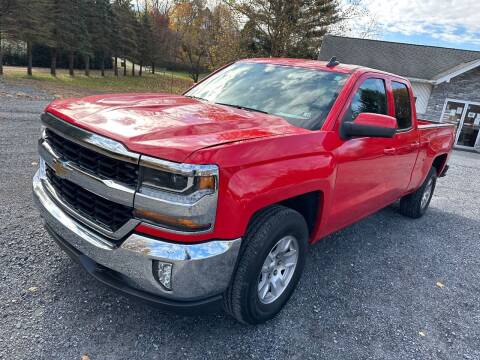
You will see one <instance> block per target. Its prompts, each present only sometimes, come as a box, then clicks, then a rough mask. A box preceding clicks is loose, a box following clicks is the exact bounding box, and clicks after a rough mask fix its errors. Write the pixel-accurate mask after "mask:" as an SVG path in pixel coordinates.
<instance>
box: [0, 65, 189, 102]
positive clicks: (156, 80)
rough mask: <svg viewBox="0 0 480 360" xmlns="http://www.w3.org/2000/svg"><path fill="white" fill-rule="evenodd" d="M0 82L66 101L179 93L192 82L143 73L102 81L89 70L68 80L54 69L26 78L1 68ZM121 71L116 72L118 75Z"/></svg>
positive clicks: (110, 76)
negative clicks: (1, 78) (28, 87)
mask: <svg viewBox="0 0 480 360" xmlns="http://www.w3.org/2000/svg"><path fill="white" fill-rule="evenodd" d="M4 72H5V75H4V78H5V80H6V81H11V82H17V83H22V84H24V85H32V86H33V87H38V88H40V89H42V90H45V91H47V92H49V93H51V94H52V95H54V96H55V97H58V98H66V97H76V96H85V95H90V94H99V93H119V92H169V93H176V94H179V93H182V92H183V91H185V90H186V89H188V88H189V87H190V86H191V85H192V84H193V81H192V80H191V79H190V78H189V77H188V74H186V73H183V72H178V73H177V72H172V71H166V72H159V73H157V74H155V75H153V74H151V73H148V72H144V73H143V75H142V76H141V77H140V76H138V75H137V76H135V77H132V76H131V75H130V72H129V73H128V76H125V77H124V76H121V75H120V76H119V77H116V76H114V74H113V71H107V72H106V76H105V77H102V76H101V75H100V72H99V71H96V70H92V71H91V72H90V76H88V77H87V76H85V75H84V72H83V71H81V70H76V71H75V76H74V77H70V76H69V75H68V70H65V69H58V70H57V76H56V77H52V76H51V75H50V69H45V68H34V69H33V75H32V76H28V75H27V74H26V72H27V71H26V68H23V67H10V66H6V67H4ZM121 72H122V69H120V73H121Z"/></svg>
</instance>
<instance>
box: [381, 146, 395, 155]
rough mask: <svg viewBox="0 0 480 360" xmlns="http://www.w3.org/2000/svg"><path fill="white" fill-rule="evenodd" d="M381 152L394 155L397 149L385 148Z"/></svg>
mask: <svg viewBox="0 0 480 360" xmlns="http://www.w3.org/2000/svg"><path fill="white" fill-rule="evenodd" d="M383 152H384V153H385V154H387V155H395V153H396V152H397V149H396V148H386V149H384V150H383Z"/></svg>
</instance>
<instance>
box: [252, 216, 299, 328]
mask: <svg viewBox="0 0 480 360" xmlns="http://www.w3.org/2000/svg"><path fill="white" fill-rule="evenodd" d="M291 215H293V216H289V217H285V218H284V219H282V222H281V223H280V224H279V225H278V226H277V227H276V228H275V229H274V231H273V232H272V233H271V235H270V236H269V237H268V239H267V241H265V240H266V239H259V240H263V241H264V244H263V246H262V249H261V251H260V252H259V253H258V255H257V256H256V257H255V258H254V259H252V260H251V263H250V264H249V270H248V274H247V277H248V278H249V279H250V281H249V284H248V287H247V291H246V293H245V296H246V298H245V300H246V305H247V312H248V315H249V316H248V317H250V318H251V319H253V320H254V322H263V321H266V320H268V319H270V318H272V317H273V316H275V315H276V314H277V313H278V312H279V311H280V310H281V309H282V307H283V306H284V305H285V303H286V302H287V301H288V299H289V298H290V296H291V295H292V293H293V290H294V289H295V287H296V285H297V283H298V281H299V280H300V277H301V275H302V272H303V268H304V266H305V258H306V253H307V244H308V232H307V231H306V226H304V225H303V224H304V223H305V221H304V220H303V218H302V217H301V215H300V214H298V213H293V214H291ZM295 215H296V216H295ZM288 235H293V236H294V237H295V238H296V239H297V242H298V247H299V251H298V260H297V265H296V267H295V272H294V274H293V276H292V278H291V279H290V282H289V284H288V286H287V288H285V290H284V291H283V293H282V294H281V295H280V297H279V298H278V299H276V300H275V301H274V302H272V303H270V304H263V303H262V302H260V299H259V298H258V291H257V287H258V276H259V275H260V270H261V268H262V265H263V263H264V261H265V259H266V257H267V255H268V254H269V252H270V251H271V249H272V248H273V246H274V245H275V244H276V243H277V242H278V241H279V240H280V239H281V238H283V237H284V236H288Z"/></svg>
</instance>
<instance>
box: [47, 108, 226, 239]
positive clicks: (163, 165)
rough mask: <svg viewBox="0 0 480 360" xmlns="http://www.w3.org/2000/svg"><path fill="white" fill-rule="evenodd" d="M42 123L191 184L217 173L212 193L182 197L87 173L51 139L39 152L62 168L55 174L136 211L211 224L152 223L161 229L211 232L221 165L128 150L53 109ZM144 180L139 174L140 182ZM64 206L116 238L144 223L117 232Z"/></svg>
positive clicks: (134, 221) (84, 143) (99, 149)
mask: <svg viewBox="0 0 480 360" xmlns="http://www.w3.org/2000/svg"><path fill="white" fill-rule="evenodd" d="M42 126H44V127H46V128H48V129H49V130H52V131H54V132H55V133H57V134H59V135H60V136H62V137H65V138H66V139H68V140H70V141H73V142H75V143H77V144H79V145H82V146H85V147H87V148H89V149H91V150H93V151H96V152H98V153H100V154H103V155H105V156H109V157H112V158H115V159H117V160H122V161H128V162H131V163H134V164H139V165H140V166H144V167H149V168H153V169H158V170H162V171H167V172H171V173H175V174H179V175H183V176H188V177H189V178H190V179H189V183H188V185H187V186H188V187H191V186H192V184H193V178H194V177H195V176H215V191H214V193H213V194H211V193H209V194H205V192H202V191H199V192H195V193H192V194H188V195H181V194H180V193H177V192H173V191H172V190H171V189H164V191H163V190H162V189H160V188H159V189H155V188H153V187H150V186H148V185H142V184H141V183H139V188H138V191H136V189H134V188H131V187H129V186H126V185H124V184H121V183H119V182H117V181H114V180H110V179H101V178H100V177H97V176H95V175H92V174H89V173H88V172H85V171H83V170H82V169H81V168H79V167H78V166H76V165H75V164H74V163H72V162H70V161H63V160H61V158H60V156H59V155H57V154H55V151H54V150H53V148H52V147H51V146H50V145H49V144H48V139H47V141H42V140H40V144H39V152H40V155H41V157H42V158H44V159H45V161H46V162H47V164H48V165H49V166H50V167H51V168H52V169H54V170H55V169H56V167H59V168H60V169H61V171H60V173H58V172H56V174H57V176H59V177H62V178H64V179H67V180H70V181H72V182H74V183H75V184H77V185H79V186H81V187H83V188H85V189H86V190H88V191H91V192H92V193H94V194H96V195H98V196H101V197H103V198H105V199H108V200H111V201H113V202H116V203H119V204H122V205H127V206H133V207H134V208H136V209H143V210H148V211H154V212H157V213H159V214H164V215H168V216H172V217H175V216H177V217H181V218H184V219H190V220H193V221H195V222H197V223H199V224H211V226H210V228H208V229H206V230H202V231H180V230H175V229H171V228H169V227H167V226H163V225H162V224H151V225H152V226H154V227H156V228H158V229H160V230H162V231H166V232H170V233H175V234H184V235H191V234H192V233H195V234H198V233H208V232H212V231H213V230H214V226H215V219H216V210H217V202H218V184H219V168H218V166H217V165H197V164H183V163H176V162H171V161H167V160H161V159H157V158H153V157H150V156H146V155H140V154H137V153H134V152H131V151H129V150H127V149H126V148H125V147H124V146H123V144H121V143H119V142H117V141H115V140H112V139H109V138H106V137H103V136H100V135H97V134H95V133H92V132H89V131H87V130H84V129H82V128H79V127H77V126H75V125H72V124H70V123H68V122H66V121H64V120H61V119H60V118H57V117H56V116H54V115H52V114H50V113H44V114H42ZM42 133H43V134H42V135H43V136H42V137H44V131H42ZM140 172H141V168H140ZM140 180H141V179H140V177H139V181H140ZM48 189H49V191H50V190H52V196H55V198H56V199H55V201H57V202H58V203H60V201H61V200H60V199H59V197H58V194H56V193H55V191H54V189H53V188H52V187H51V186H49V187H48ZM62 207H64V208H65V210H66V211H68V212H69V213H71V214H73V216H75V217H77V218H78V219H79V220H80V221H82V222H83V223H84V224H87V225H88V226H91V227H92V228H94V229H95V230H97V231H99V232H101V233H102V234H104V235H106V236H109V237H111V238H114V239H120V238H121V235H123V236H125V235H126V234H127V233H128V232H129V231H131V230H133V228H131V226H133V225H134V224H135V225H136V224H138V223H140V221H145V220H144V219H142V220H139V219H132V220H131V221H129V222H127V223H126V224H125V225H124V226H122V228H121V229H119V230H117V231H116V232H115V233H111V232H109V231H107V230H106V229H105V228H103V227H101V226H100V225H96V224H94V223H93V222H91V221H89V220H88V219H85V218H84V217H82V216H81V215H80V214H78V213H77V212H75V211H74V210H72V209H71V208H69V207H68V206H67V205H66V204H64V203H62ZM147 222H148V221H147ZM149 224H150V223H149ZM127 225H128V226H127ZM121 230H122V231H121Z"/></svg>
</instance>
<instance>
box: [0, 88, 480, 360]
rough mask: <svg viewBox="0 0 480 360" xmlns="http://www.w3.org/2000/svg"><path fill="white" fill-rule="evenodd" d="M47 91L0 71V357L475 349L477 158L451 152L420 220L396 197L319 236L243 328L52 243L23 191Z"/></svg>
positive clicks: (347, 355)
mask: <svg viewBox="0 0 480 360" xmlns="http://www.w3.org/2000/svg"><path fill="white" fill-rule="evenodd" d="M48 101H49V96H48V95H47V94H45V93H38V92H37V91H33V90H32V89H29V88H27V87H18V86H12V85H9V86H7V85H5V84H2V83H1V82H0V170H1V171H0V184H1V186H0V199H2V201H1V202H0V219H1V222H0V264H1V267H0V318H1V323H0V358H1V359H12V360H13V359H80V357H81V356H82V355H83V354H88V355H89V357H90V358H91V359H92V360H96V359H138V358H142V359H177V358H178V359H180V358H181V359H185V358H198V359H224V358H231V359H247V358H251V359H282V358H293V359H308V358H316V359H342V360H344V359H402V360H403V359H479V358H480V311H479V310H480V305H479V291H480V272H479V269H480V241H479V240H480V210H479V209H480V182H479V179H480V155H478V154H472V153H466V152H456V153H455V154H454V155H453V158H452V160H451V169H450V172H449V176H448V177H447V178H444V179H441V180H440V181H439V182H438V187H437V191H436V194H435V196H434V198H433V200H432V203H431V208H430V210H429V212H428V213H427V215H426V216H424V217H423V218H422V219H420V220H410V219H406V218H404V217H402V216H401V215H399V214H398V206H396V205H393V206H390V207H388V208H386V209H384V210H382V211H380V212H379V213H377V214H375V215H373V216H370V217H369V218H367V219H365V220H363V221H361V222H359V223H357V224H355V225H353V226H351V227H349V228H347V229H345V230H343V231H340V232H338V233H336V234H334V235H332V236H329V237H328V238H326V239H324V240H323V241H322V242H320V243H318V244H317V245H316V246H314V247H313V248H312V249H311V252H310V257H309V260H308V263H307V266H306V269H305V273H304V276H303V279H302V281H301V282H300V285H299V287H298V289H297V291H296V293H295V294H294V296H293V297H292V299H291V301H290V302H289V304H288V305H287V306H286V308H285V309H284V311H283V312H282V313H281V314H280V315H279V316H278V317H277V318H276V319H274V320H272V321H271V322H269V323H267V324H264V325H261V326H257V327H249V326H244V325H240V324H238V323H236V322H235V321H234V320H232V319H230V318H229V317H227V316H226V315H224V314H222V313H219V314H212V315H202V316H197V317H182V316H178V315H174V314H169V313H163V312H161V311H159V310H157V309H154V308H151V307H148V306H145V305H143V304H141V303H138V302H135V301H133V300H131V299H128V298H124V297H123V296H121V295H119V294H118V293H116V292H114V291H113V290H111V289H109V288H107V287H105V286H103V285H101V284H99V283H97V282H96V281H95V280H93V279H92V278H90V277H89V276H88V275H87V274H86V273H85V272H84V271H83V270H82V269H81V268H80V267H79V266H78V265H76V264H74V263H73V262H72V261H71V260H70V259H69V258H68V257H67V256H66V255H64V254H63V253H62V252H61V251H60V250H59V249H58V248H57V246H56V245H55V244H54V243H53V241H52V240H51V239H50V238H49V236H48V235H47V234H46V232H45V231H44V230H43V227H42V225H41V221H40V218H39V215H38V212H37V211H36V209H35V207H34V205H33V203H32V195H31V189H30V186H31V178H32V176H33V174H34V172H35V170H36V168H37V164H36V163H37V161H38V160H37V154H36V140H37V137H38V135H39V122H38V119H39V114H40V112H41V110H42V108H43V107H44V106H45V104H46V103H47V102H48ZM437 282H440V283H441V284H444V287H442V285H441V284H438V285H436V284H437Z"/></svg>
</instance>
